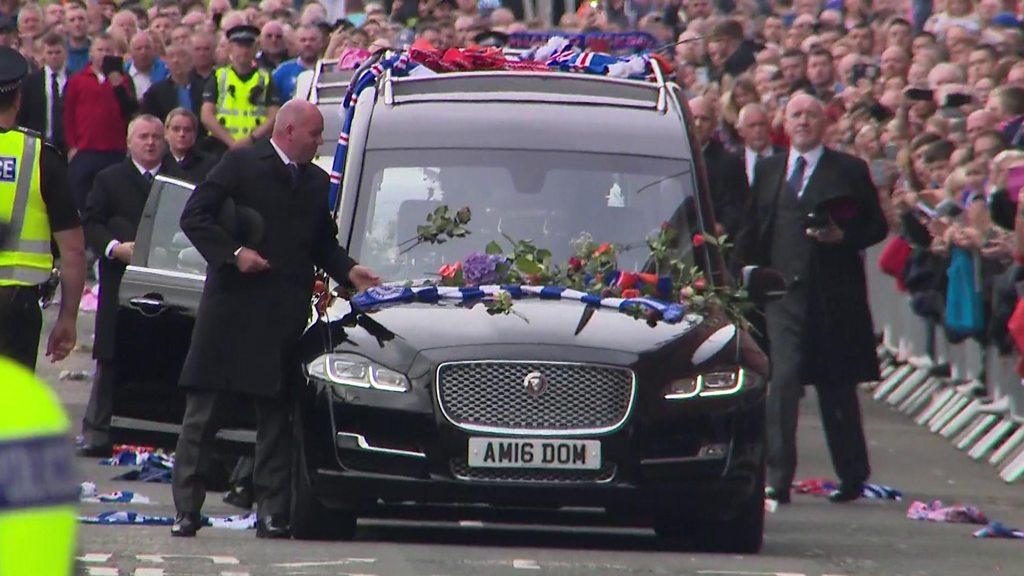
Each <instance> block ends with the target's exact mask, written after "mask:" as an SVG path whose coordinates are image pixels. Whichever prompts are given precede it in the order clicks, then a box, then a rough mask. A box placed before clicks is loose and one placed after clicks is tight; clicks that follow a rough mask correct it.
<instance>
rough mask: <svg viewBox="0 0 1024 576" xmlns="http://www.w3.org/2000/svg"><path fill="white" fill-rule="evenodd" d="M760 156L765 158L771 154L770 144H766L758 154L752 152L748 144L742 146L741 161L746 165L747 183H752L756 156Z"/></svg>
mask: <svg viewBox="0 0 1024 576" xmlns="http://www.w3.org/2000/svg"><path fill="white" fill-rule="evenodd" d="M759 155H760V158H762V159H763V158H767V157H769V156H771V155H772V146H771V144H769V145H768V147H767V148H765V149H764V150H762V151H761V152H760V154H758V153H757V152H754V151H753V150H752V149H751V148H750V147H749V146H744V147H743V162H744V164H745V165H746V170H747V184H749V185H751V186H753V185H754V168H756V167H757V160H758V156H759Z"/></svg>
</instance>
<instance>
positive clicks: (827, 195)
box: [802, 148, 846, 210]
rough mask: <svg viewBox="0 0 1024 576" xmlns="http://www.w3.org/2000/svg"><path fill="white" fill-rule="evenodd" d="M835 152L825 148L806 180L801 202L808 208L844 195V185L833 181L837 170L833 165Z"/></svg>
mask: <svg viewBox="0 0 1024 576" xmlns="http://www.w3.org/2000/svg"><path fill="white" fill-rule="evenodd" d="M834 160H835V153H834V152H832V151H831V150H829V149H828V148H825V151H824V153H822V155H821V159H820V160H818V165H817V166H816V167H815V168H814V173H812V174H811V179H810V180H808V181H807V188H805V189H804V195H803V199H802V204H804V205H805V206H807V207H808V208H809V209H812V210H813V209H815V208H817V207H818V206H820V205H821V204H823V203H826V202H828V201H830V200H834V199H836V198H840V197H842V196H845V195H846V187H845V186H841V185H837V183H836V182H835V181H834V179H835V177H836V175H837V174H838V172H837V171H836V170H835V168H834V167H833V162H834Z"/></svg>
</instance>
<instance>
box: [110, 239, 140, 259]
mask: <svg viewBox="0 0 1024 576" xmlns="http://www.w3.org/2000/svg"><path fill="white" fill-rule="evenodd" d="M133 254H135V242H121V243H120V244H118V245H117V246H114V247H113V249H111V250H110V255H111V256H113V257H114V258H116V259H118V260H120V261H121V262H124V263H125V264H131V262H132V255H133Z"/></svg>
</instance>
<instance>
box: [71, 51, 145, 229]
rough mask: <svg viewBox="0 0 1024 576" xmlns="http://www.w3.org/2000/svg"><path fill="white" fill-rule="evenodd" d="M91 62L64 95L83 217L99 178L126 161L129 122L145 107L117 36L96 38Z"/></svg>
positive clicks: (75, 190)
mask: <svg viewBox="0 0 1024 576" xmlns="http://www.w3.org/2000/svg"><path fill="white" fill-rule="evenodd" d="M89 62H90V65H89V67H88V68H86V69H84V70H82V71H81V72H79V73H78V74H76V75H74V76H73V77H72V78H71V79H70V80H68V84H67V87H66V88H65V95H64V139H65V141H66V143H67V147H68V159H69V160H70V165H69V166H68V177H69V180H70V182H71V192H72V194H73V195H74V197H75V203H76V204H77V206H78V210H79V212H84V211H85V200H86V197H87V196H88V195H89V190H91V189H92V184H93V180H94V179H95V178H96V174H98V173H99V172H100V171H101V170H103V169H104V168H106V167H107V166H112V165H114V164H117V163H118V162H120V161H121V160H122V159H123V158H124V155H125V151H126V150H127V140H126V137H127V134H128V120H129V119H130V118H131V117H132V115H133V114H134V113H135V111H136V110H137V109H138V107H139V104H138V101H137V100H136V98H135V89H134V87H133V86H132V81H131V78H128V77H127V76H126V75H125V74H124V72H123V71H124V59H123V58H122V57H121V56H120V55H118V54H117V41H116V40H114V38H113V37H111V36H110V35H109V34H106V33H100V34H98V35H96V37H95V39H93V41H92V47H91V48H90V50H89Z"/></svg>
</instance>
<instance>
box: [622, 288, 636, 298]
mask: <svg viewBox="0 0 1024 576" xmlns="http://www.w3.org/2000/svg"><path fill="white" fill-rule="evenodd" d="M622 297H623V298H627V299H628V298H639V297H640V291H639V290H637V289H636V288H627V289H626V290H623V291H622Z"/></svg>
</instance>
